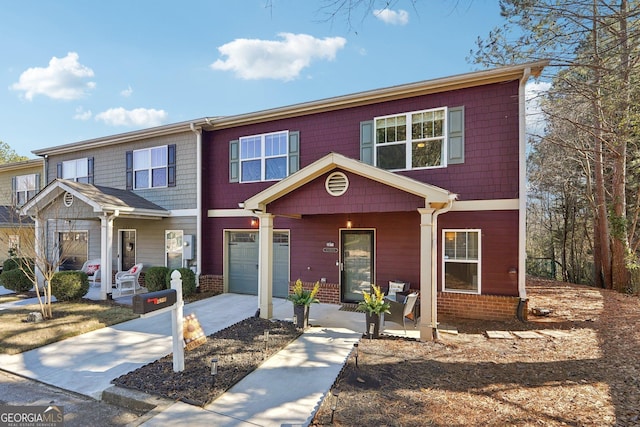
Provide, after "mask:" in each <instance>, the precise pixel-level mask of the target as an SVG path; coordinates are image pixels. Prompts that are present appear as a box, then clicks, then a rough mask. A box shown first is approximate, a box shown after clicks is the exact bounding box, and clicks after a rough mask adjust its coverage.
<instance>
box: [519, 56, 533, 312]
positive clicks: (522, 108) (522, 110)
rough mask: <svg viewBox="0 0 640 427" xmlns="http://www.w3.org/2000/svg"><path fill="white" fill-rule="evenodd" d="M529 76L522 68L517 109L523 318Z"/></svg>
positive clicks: (527, 70)
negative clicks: (527, 94) (526, 90)
mask: <svg viewBox="0 0 640 427" xmlns="http://www.w3.org/2000/svg"><path fill="white" fill-rule="evenodd" d="M529 77H531V68H529V67H527V68H525V69H524V73H523V75H522V78H521V79H520V86H519V88H518V110H519V114H518V116H519V126H518V127H519V129H518V140H519V149H518V152H519V159H518V163H519V175H520V180H519V181H520V182H519V189H518V269H517V273H518V296H519V297H520V303H519V304H518V310H517V313H516V315H517V317H518V319H520V320H523V319H522V318H523V314H522V309H523V308H524V303H525V302H526V301H527V290H526V287H525V286H526V272H527V264H526V262H527V158H526V149H527V127H526V105H525V102H526V98H525V86H526V84H527V81H528V80H529Z"/></svg>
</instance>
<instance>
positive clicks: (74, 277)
mask: <svg viewBox="0 0 640 427" xmlns="http://www.w3.org/2000/svg"><path fill="white" fill-rule="evenodd" d="M87 292H89V276H87V273H85V272H83V271H58V272H57V273H55V274H54V275H53V277H52V278H51V295H53V296H54V297H56V299H57V300H58V301H71V300H77V299H80V298H82V297H83V296H85V295H86V294H87Z"/></svg>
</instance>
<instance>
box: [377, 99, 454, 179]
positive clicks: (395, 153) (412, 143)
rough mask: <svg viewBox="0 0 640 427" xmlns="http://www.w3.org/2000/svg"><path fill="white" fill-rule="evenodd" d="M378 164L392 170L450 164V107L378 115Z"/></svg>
mask: <svg viewBox="0 0 640 427" xmlns="http://www.w3.org/2000/svg"><path fill="white" fill-rule="evenodd" d="M374 122H375V156H376V157H375V161H376V163H375V164H376V166H378V167H380V168H382V169H388V170H404V169H421V168H436V167H444V166H446V160H445V159H446V152H447V147H446V143H445V141H446V140H447V108H446V107H445V108H435V109H431V110H423V111H415V112H409V113H403V114H397V115H393V116H384V117H376V118H375V119H374Z"/></svg>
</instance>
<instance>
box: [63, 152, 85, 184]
mask: <svg viewBox="0 0 640 427" xmlns="http://www.w3.org/2000/svg"><path fill="white" fill-rule="evenodd" d="M81 162H84V163H85V168H86V169H87V174H86V175H81V176H79V175H78V163H81ZM72 163H73V172H74V173H73V175H72V176H69V177H66V178H65V176H64V175H65V174H64V172H65V167H67V168H68V167H69V166H70V165H71V164H72ZM62 178H63V179H68V180H72V181H75V182H78V178H86V179H87V181H88V180H89V158H88V157H83V158H80V159H73V160H65V161H63V162H62Z"/></svg>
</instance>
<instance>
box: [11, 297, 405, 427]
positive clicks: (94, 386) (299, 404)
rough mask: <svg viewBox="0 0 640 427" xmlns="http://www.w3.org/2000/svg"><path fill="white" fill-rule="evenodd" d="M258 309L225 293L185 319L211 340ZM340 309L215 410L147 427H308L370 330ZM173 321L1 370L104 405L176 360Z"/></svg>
mask: <svg viewBox="0 0 640 427" xmlns="http://www.w3.org/2000/svg"><path fill="white" fill-rule="evenodd" d="M92 292H95V289H92ZM123 298H126V297H123ZM129 298H130V297H129ZM257 306H258V299H257V297H255V296H249V295H238V294H223V295H218V296H215V297H212V298H208V299H205V300H201V301H197V302H194V303H191V304H187V305H185V308H184V315H185V316H186V315H188V314H191V313H194V314H195V315H196V316H197V318H198V320H199V322H200V324H201V325H202V327H203V329H204V331H205V333H206V334H207V335H210V334H212V333H214V332H217V331H219V330H221V329H224V328H226V327H228V326H230V325H232V324H234V323H237V322H239V321H241V320H243V319H246V318H247V317H251V316H253V315H254V313H255V311H256V308H257ZM339 308H340V306H338V305H333V304H314V305H313V306H312V307H311V311H310V319H309V323H310V324H311V325H313V327H311V328H309V329H307V330H306V331H305V333H304V334H303V335H302V336H301V337H300V338H299V339H297V340H296V341H295V342H293V343H291V344H290V345H289V346H287V347H286V348H285V349H283V350H282V351H280V352H279V353H277V354H276V355H274V356H273V357H271V358H270V359H269V360H267V361H266V362H265V363H264V364H262V365H261V366H260V367H259V368H258V369H257V370H255V371H254V372H253V373H251V374H250V375H248V376H247V377H245V378H244V379H243V380H242V381H240V382H239V383H238V384H236V385H235V386H234V387H233V388H231V389H230V390H228V391H227V393H225V394H224V395H222V396H221V397H220V398H218V399H216V400H215V401H214V402H212V403H211V404H209V405H207V406H206V407H204V408H201V407H197V406H193V405H189V404H186V403H182V402H177V403H174V404H172V405H170V406H168V407H167V408H165V410H163V411H162V412H160V413H157V414H155V415H154V416H153V417H152V418H150V419H147V420H146V422H145V423H144V425H149V426H155V425H157V426H160V425H167V424H174V425H190V426H191V425H216V426H250V425H252V426H255V425H260V426H276V425H277V426H281V425H308V424H309V423H310V422H311V420H312V418H313V415H314V414H315V412H316V410H317V408H318V406H319V405H320V403H321V401H322V399H323V398H324V396H325V395H326V393H328V392H329V390H330V388H331V386H332V384H333V382H334V381H335V379H336V378H337V376H338V374H339V373H340V370H341V369H342V367H343V365H344V363H345V361H346V359H347V357H348V356H349V354H350V353H351V350H352V349H353V344H354V343H356V342H357V341H358V340H359V338H360V337H361V336H362V331H364V314H363V313H359V312H347V311H340V310H339ZM0 309H1V307H0ZM292 315H293V309H292V306H291V303H290V302H289V301H286V300H284V299H274V307H273V318H275V319H281V320H291V318H292ZM170 322H171V314H170V313H168V312H167V313H162V314H158V315H156V316H152V317H147V318H140V319H135V320H131V321H128V322H124V323H121V324H118V325H115V326H112V327H108V328H103V329H99V330H96V331H92V332H89V333H86V334H82V335H79V336H76V337H72V338H68V339H66V340H63V341H59V342H57V343H53V344H50V345H47V346H44V347H40V348H37V349H34V350H31V351H27V352H24V353H21V354H18V355H0V367H1V368H2V369H3V370H6V371H10V372H13V373H16V374H19V375H22V376H25V377H27V378H32V379H35V380H38V381H41V382H44V383H46V384H51V385H54V386H56V387H60V388H63V389H66V390H71V391H74V392H77V393H80V394H83V395H87V396H91V397H93V398H95V399H101V397H102V393H103V391H104V390H105V389H107V388H109V387H111V386H112V385H111V381H112V380H113V379H115V378H117V377H119V376H120V375H124V374H126V373H128V372H131V371H133V370H134V369H136V368H138V367H140V366H142V365H145V364H147V363H150V362H153V361H155V360H157V359H159V358H161V357H163V356H165V355H167V354H169V353H171V351H172V344H171V333H172V332H171V324H170ZM390 332H392V333H393V332H397V330H391V331H390ZM400 334H401V335H404V332H403V331H400ZM409 334H410V335H414V334H416V335H417V331H415V332H414V331H411V332H409Z"/></svg>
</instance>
